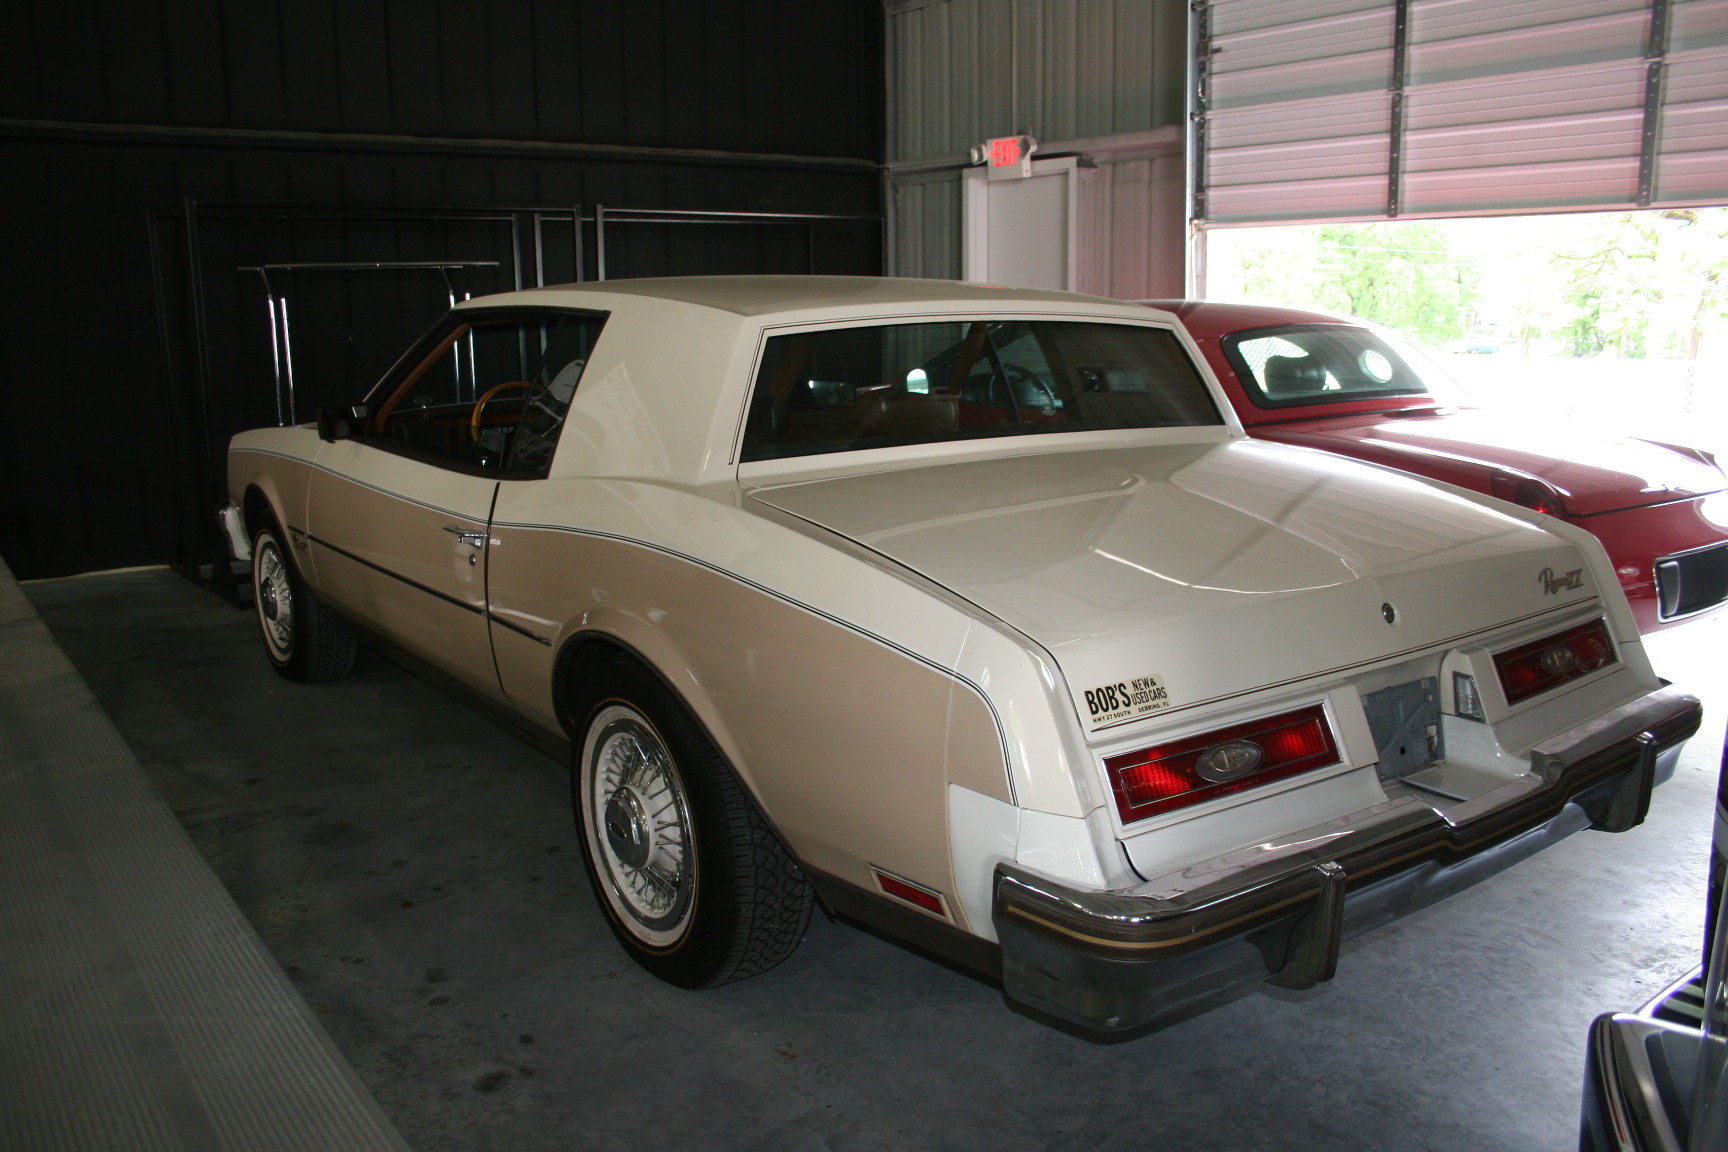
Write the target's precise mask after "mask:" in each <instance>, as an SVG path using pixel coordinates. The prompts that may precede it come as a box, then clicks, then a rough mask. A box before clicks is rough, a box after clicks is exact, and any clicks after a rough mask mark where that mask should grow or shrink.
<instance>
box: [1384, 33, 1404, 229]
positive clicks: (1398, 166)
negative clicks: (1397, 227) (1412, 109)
mask: <svg viewBox="0 0 1728 1152" xmlns="http://www.w3.org/2000/svg"><path fill="white" fill-rule="evenodd" d="M1392 12H1393V15H1392V84H1391V92H1392V115H1391V117H1390V119H1391V123H1390V125H1389V126H1388V128H1389V131H1388V135H1387V141H1386V215H1387V216H1389V217H1392V218H1393V219H1396V218H1397V216H1398V214H1399V213H1400V212H1402V211H1403V210H1404V84H1405V80H1406V77H1407V72H1408V68H1409V63H1410V0H1395V2H1394V4H1393V8H1392Z"/></svg>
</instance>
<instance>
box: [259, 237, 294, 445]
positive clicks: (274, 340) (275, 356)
mask: <svg viewBox="0 0 1728 1152" xmlns="http://www.w3.org/2000/svg"><path fill="white" fill-rule="evenodd" d="M258 279H260V280H262V281H264V306H265V307H266V308H268V309H269V310H270V371H271V373H272V374H273V375H274V376H275V379H276V424H277V426H278V427H281V426H284V425H286V424H287V423H288V410H287V408H286V407H285V406H284V405H283V403H282V339H281V337H280V335H279V334H278V332H277V327H278V321H277V319H276V290H275V289H274V288H273V287H271V284H270V273H269V272H267V271H265V270H264V269H263V268H260V269H258Z"/></svg>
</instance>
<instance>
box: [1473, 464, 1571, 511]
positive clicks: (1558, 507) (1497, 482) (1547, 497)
mask: <svg viewBox="0 0 1728 1152" xmlns="http://www.w3.org/2000/svg"><path fill="white" fill-rule="evenodd" d="M1488 482H1489V486H1490V487H1491V488H1493V489H1494V495H1496V496H1498V497H1500V499H1502V500H1510V501H1512V503H1514V504H1522V505H1524V507H1526V508H1532V509H1535V510H1536V511H1537V512H1541V513H1543V514H1544V515H1547V516H1564V515H1566V502H1565V501H1564V500H1562V499H1561V498H1560V493H1558V492H1556V491H1555V490H1554V489H1553V488H1551V487H1549V486H1548V485H1547V484H1544V483H1543V482H1542V481H1540V480H1537V479H1534V478H1533V477H1530V476H1514V475H1512V474H1511V473H1509V472H1496V473H1494V475H1493V476H1491V477H1489V481H1488Z"/></svg>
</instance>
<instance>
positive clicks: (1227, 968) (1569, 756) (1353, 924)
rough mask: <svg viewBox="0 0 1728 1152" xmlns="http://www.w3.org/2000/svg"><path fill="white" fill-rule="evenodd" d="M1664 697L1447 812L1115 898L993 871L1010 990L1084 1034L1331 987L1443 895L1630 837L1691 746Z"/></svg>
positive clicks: (1346, 822) (1403, 807)
mask: <svg viewBox="0 0 1728 1152" xmlns="http://www.w3.org/2000/svg"><path fill="white" fill-rule="evenodd" d="M1700 715H1701V710H1700V707H1699V704H1698V700H1697V698H1695V697H1693V696H1690V695H1686V694H1684V693H1680V692H1673V691H1669V690H1666V689H1663V690H1660V691H1657V692H1652V693H1650V694H1649V695H1647V696H1644V697H1642V698H1641V699H1639V700H1635V701H1633V702H1632V703H1630V704H1627V705H1625V706H1624V707H1621V708H1618V709H1616V710H1615V711H1613V712H1611V713H1609V714H1607V715H1606V716H1603V717H1600V718H1599V719H1597V720H1594V721H1591V722H1590V723H1588V724H1585V725H1581V726H1579V727H1578V728H1575V729H1572V730H1571V731H1569V732H1566V733H1563V734H1561V735H1559V736H1556V737H1554V738H1552V739H1550V740H1547V741H1544V742H1543V743H1542V744H1539V745H1538V746H1537V747H1536V748H1535V749H1533V750H1532V753H1531V770H1530V771H1529V772H1528V773H1526V774H1524V775H1522V776H1519V777H1517V778H1516V779H1514V780H1511V781H1509V782H1508V783H1506V784H1505V785H1502V786H1501V787H1499V788H1496V789H1495V790H1494V791H1492V792H1489V793H1487V794H1485V795H1482V796H1479V797H1477V798H1475V799H1474V800H1470V801H1467V802H1465V803H1461V804H1457V805H1454V806H1452V807H1450V808H1444V809H1439V808H1435V807H1433V806H1431V805H1430V804H1427V803H1424V802H1423V801H1420V800H1417V799H1415V798H1414V797H1409V796H1406V797H1400V798H1398V799H1396V800H1390V801H1387V802H1385V803H1383V804H1377V805H1374V806H1373V807H1370V808H1365V809H1363V810H1361V811H1359V812H1353V813H1351V814H1350V815H1348V816H1344V817H1341V818H1339V819H1337V820H1334V821H1331V822H1329V823H1326V824H1322V825H1319V826H1317V827H1314V828H1309V829H1306V830H1304V831H1302V832H1299V833H1297V834H1295V835H1293V836H1290V837H1287V838H1285V839H1283V840H1280V841H1277V842H1274V843H1269V844H1260V845H1256V846H1254V847H1252V848H1248V849H1243V850H1241V851H1238V852H1233V853H1228V854H1226V855H1224V856H1220V857H1218V858H1216V859H1213V860H1209V861H1206V862H1205V863H1202V864H1198V865H1195V866H1193V867H1190V868H1186V869H1183V870H1182V871H1181V872H1177V873H1173V874H1172V875H1170V876H1166V877H1162V878H1160V879H1157V880H1153V881H1150V882H1148V883H1146V884H1141V885H1136V886H1135V887H1132V888H1126V889H1119V890H1115V891H1108V892H1097V891H1085V890H1080V889H1075V888H1070V887H1068V886H1066V885H1064V884H1061V883H1059V882H1057V881H1054V880H1050V879H1048V878H1046V877H1043V876H1040V875H1038V874H1037V873H1035V872H1032V871H1029V870H1027V869H1025V868H1021V867H1019V866H1017V865H1014V864H1006V863H1005V864H999V865H997V868H996V882H995V904H994V916H993V918H994V920H995V924H996V931H997V934H998V938H999V939H1000V940H1001V944H1002V968H1003V985H1004V987H1005V989H1006V990H1007V992H1008V995H1009V996H1010V997H1012V998H1014V999H1015V1000H1019V1001H1021V1002H1022V1003H1025V1004H1027V1005H1030V1006H1031V1007H1033V1008H1036V1009H1038V1010H1040V1011H1043V1012H1047V1013H1049V1014H1051V1015H1053V1016H1056V1017H1058V1018H1060V1019H1064V1020H1068V1021H1070V1022H1072V1023H1076V1024H1080V1025H1083V1026H1085V1027H1087V1028H1092V1029H1098V1030H1104V1031H1114V1030H1120V1029H1125V1028H1135V1027H1140V1026H1143V1025H1146V1024H1150V1023H1153V1022H1156V1021H1159V1020H1163V1019H1167V1018H1171V1017H1174V1016H1177V1015H1180V1014H1182V1013H1183V1012H1185V1011H1186V1010H1188V1009H1190V1008H1192V1007H1196V1006H1200V1005H1202V1004H1203V1003H1205V1002H1208V1001H1211V1000H1215V999H1217V998H1218V997H1219V995H1220V994H1222V993H1223V992H1225V991H1227V990H1228V989H1229V988H1231V987H1233V986H1236V985H1240V984H1244V983H1248V982H1251V981H1253V980H1255V979H1257V978H1263V979H1266V980H1268V981H1269V982H1271V983H1274V984H1278V985H1282V986H1284V987H1288V988H1307V987H1311V986H1312V985H1314V984H1315V983H1317V982H1319V981H1322V980H1329V979H1331V977H1332V974H1333V972H1334V971H1335V970H1336V968H1337V964H1338V951H1339V946H1340V944H1341V942H1342V941H1343V940H1344V939H1345V938H1347V937H1348V936H1351V935H1355V934H1356V933H1358V932H1362V931H1366V930H1368V929H1370V928H1373V927H1376V926H1378V925H1379V924H1383V923H1385V922H1387V921H1389V920H1393V919H1396V918H1397V917H1399V916H1402V915H1404V914H1405V913H1406V912H1409V911H1411V910H1413V909H1414V908H1417V907H1420V906H1421V905H1423V904H1427V903H1431V902H1433V901H1434V900H1438V899H1440V898H1442V897H1444V896H1447V895H1450V894H1451V893H1452V892H1455V891H1457V890H1459V889H1461V888H1464V887H1467V886H1469V885H1470V884H1473V883H1475V882H1476V881H1478V880H1480V879H1482V878H1484V877H1485V876H1488V875H1491V874H1492V873H1494V872H1497V871H1499V870H1501V869H1502V868H1505V867H1507V866H1509V865H1511V864H1513V863H1515V862H1517V861H1518V860H1521V859H1523V858H1524V857H1526V856H1529V855H1531V854H1533V853H1535V852H1537V851H1539V850H1541V849H1542V848H1544V847H1546V846H1547V845H1548V844H1550V843H1552V842H1554V841H1555V840H1558V839H1561V838H1563V837H1565V836H1568V835H1570V834H1571V833H1573V832H1575V831H1577V830H1578V829H1579V828H1584V827H1592V828H1598V829H1601V830H1603V831H1609V832H1623V831H1625V830H1626V829H1628V828H1632V827H1635V826H1636V825H1638V824H1639V823H1641V822H1642V821H1643V819H1644V816H1645V813H1646V812H1647V811H1648V810H1649V805H1650V790H1651V788H1652V787H1653V786H1654V785H1655V783H1656V782H1657V779H1658V777H1659V776H1661V775H1662V773H1663V772H1664V770H1667V771H1672V763H1673V760H1674V759H1675V757H1677V756H1678V751H1679V746H1680V744H1681V743H1682V742H1683V741H1684V740H1685V739H1686V738H1687V737H1688V736H1690V735H1692V733H1693V732H1695V731H1697V729H1698V723H1699V719H1700Z"/></svg>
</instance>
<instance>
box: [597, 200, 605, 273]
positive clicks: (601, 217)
mask: <svg viewBox="0 0 1728 1152" xmlns="http://www.w3.org/2000/svg"><path fill="white" fill-rule="evenodd" d="M594 279H596V280H604V279H606V205H604V204H596V205H594Z"/></svg>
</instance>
